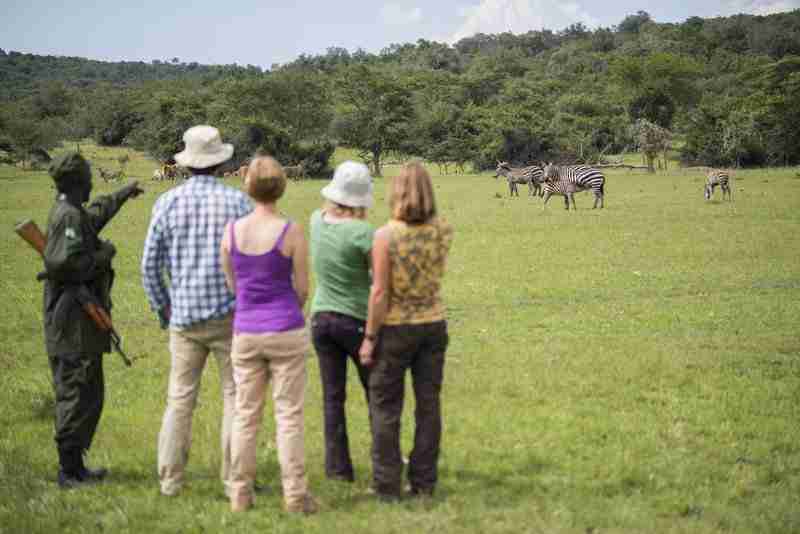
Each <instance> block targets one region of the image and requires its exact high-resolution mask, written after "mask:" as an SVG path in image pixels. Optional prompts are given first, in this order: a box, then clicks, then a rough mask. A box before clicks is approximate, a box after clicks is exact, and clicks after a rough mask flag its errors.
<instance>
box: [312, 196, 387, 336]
mask: <svg viewBox="0 0 800 534" xmlns="http://www.w3.org/2000/svg"><path fill="white" fill-rule="evenodd" d="M324 213H325V212H324V210H317V211H315V212H314V213H313V214H312V215H311V225H310V227H311V266H312V269H313V271H314V278H315V280H316V289H315V290H314V298H313V299H312V301H311V313H312V314H314V313H317V312H323V311H331V312H338V313H342V314H344V315H349V316H351V317H355V318H357V319H361V320H363V321H366V319H367V302H368V300H369V287H370V284H371V278H370V272H369V254H370V251H371V250H372V238H373V235H374V233H375V229H374V227H373V226H372V225H371V224H370V223H368V222H367V221H363V220H360V219H350V220H346V221H338V222H335V223H333V222H327V221H325V218H324V216H323V215H324Z"/></svg>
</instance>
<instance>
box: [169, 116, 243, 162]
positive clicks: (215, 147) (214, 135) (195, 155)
mask: <svg viewBox="0 0 800 534" xmlns="http://www.w3.org/2000/svg"><path fill="white" fill-rule="evenodd" d="M183 142H184V143H185V144H186V148H185V149H184V150H183V152H179V153H177V154H175V162H176V163H177V164H178V165H180V166H181V167H190V168H192V169H207V168H208V167H213V166H214V165H219V164H220V163H223V162H225V161H228V160H229V159H231V156H233V145H231V144H229V143H223V142H222V138H221V137H220V135H219V130H217V129H216V128H214V127H213V126H206V125H201V126H192V127H191V128H189V129H188V130H186V132H185V133H184V134H183Z"/></svg>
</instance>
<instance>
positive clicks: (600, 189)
mask: <svg viewBox="0 0 800 534" xmlns="http://www.w3.org/2000/svg"><path fill="white" fill-rule="evenodd" d="M500 176H503V177H505V178H506V180H507V181H508V190H509V196H519V190H517V185H525V184H527V185H528V196H540V197H542V199H543V201H544V203H543V205H542V206H543V207H544V206H546V205H547V201H548V200H550V197H551V196H553V195H561V196H563V197H564V203H565V207H566V209H569V206H570V203H571V204H572V209H577V208H576V207H575V193H578V192H580V191H587V190H591V191H592V193H593V194H594V206H593V207H592V209H594V208H597V207H598V205H599V207H600V208H602V207H603V198H604V196H605V184H606V178H605V176H603V173H602V172H600V170H598V169H596V168H594V167H591V166H588V165H553V164H552V163H548V164H542V165H531V166H529V167H512V166H511V164H509V163H508V162H506V161H498V162H497V169H495V173H494V177H495V178H499V177H500ZM729 182H730V175H729V173H728V171H725V170H721V169H711V170H710V171H709V173H708V175H707V176H706V184H705V189H704V192H703V196H704V198H705V199H706V200H710V199H711V197H712V195H713V194H714V189H715V188H716V187H717V186H719V187H720V189H721V190H722V198H723V199H725V197H726V196H727V197H728V199H729V200H730V199H731V189H730V185H729Z"/></svg>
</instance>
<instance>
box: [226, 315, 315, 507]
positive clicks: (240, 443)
mask: <svg viewBox="0 0 800 534" xmlns="http://www.w3.org/2000/svg"><path fill="white" fill-rule="evenodd" d="M309 349H310V345H309V338H308V333H307V332H306V330H305V329H297V330H291V331H289V332H274V333H266V334H236V336H234V339H233V352H232V355H231V359H232V360H233V376H234V380H235V381H236V413H235V415H234V418H233V432H232V437H231V469H232V477H231V500H232V501H239V502H247V501H249V500H251V499H252V497H253V482H254V480H255V476H256V437H257V434H258V429H259V427H260V426H261V420H262V417H263V413H264V399H265V394H266V388H267V383H268V382H269V381H270V380H272V399H273V401H274V402H275V426H276V432H275V433H276V440H277V445H278V462H279V463H280V466H281V483H282V486H283V498H284V502H285V503H286V504H287V505H292V504H294V503H297V502H301V501H302V500H303V498H304V496H305V495H306V492H307V490H308V483H307V480H306V471H305V444H304V441H303V439H304V437H303V429H304V420H303V405H304V402H305V387H306V356H307V354H308V353H309Z"/></svg>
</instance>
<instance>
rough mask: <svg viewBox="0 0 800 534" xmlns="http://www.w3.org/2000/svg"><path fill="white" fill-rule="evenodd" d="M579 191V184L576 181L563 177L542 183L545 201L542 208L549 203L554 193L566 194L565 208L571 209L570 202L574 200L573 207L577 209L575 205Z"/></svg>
mask: <svg viewBox="0 0 800 534" xmlns="http://www.w3.org/2000/svg"><path fill="white" fill-rule="evenodd" d="M577 192H578V185H577V184H576V183H575V182H570V181H569V180H565V179H564V178H561V179H560V180H555V181H550V182H544V183H543V184H542V194H543V196H544V203H543V204H542V209H544V207H545V206H546V205H547V201H548V200H550V197H551V196H552V195H564V204H565V206H564V207H565V209H567V210H569V203H570V202H572V209H573V210H577V209H578V208H577V207H575V193H577Z"/></svg>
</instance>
